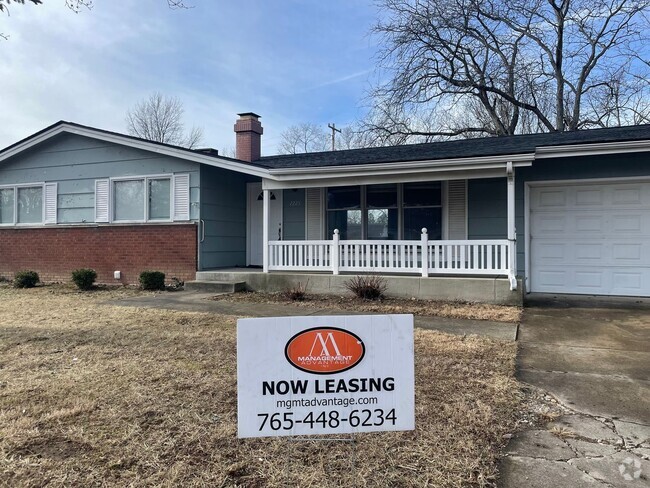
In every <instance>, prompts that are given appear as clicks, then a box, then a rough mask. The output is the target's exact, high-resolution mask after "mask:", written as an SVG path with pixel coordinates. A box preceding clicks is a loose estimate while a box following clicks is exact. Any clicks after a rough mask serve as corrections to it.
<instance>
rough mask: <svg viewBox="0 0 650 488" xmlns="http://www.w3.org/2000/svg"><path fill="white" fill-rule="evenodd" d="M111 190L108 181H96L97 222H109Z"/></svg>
mask: <svg viewBox="0 0 650 488" xmlns="http://www.w3.org/2000/svg"><path fill="white" fill-rule="evenodd" d="M109 188H110V183H109V181H108V180H95V222H108V221H109V208H110V207H109V205H110V199H109Z"/></svg>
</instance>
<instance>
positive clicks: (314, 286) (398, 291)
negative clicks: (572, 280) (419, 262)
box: [196, 268, 523, 305]
mask: <svg viewBox="0 0 650 488" xmlns="http://www.w3.org/2000/svg"><path fill="white" fill-rule="evenodd" d="M353 276H355V274H340V275H332V274H329V273H314V272H308V273H304V272H283V271H273V272H271V273H262V272H260V270H259V269H246V268H241V269H240V268H235V269H223V270H213V271H199V272H197V273H196V279H197V280H217V281H245V282H246V284H247V287H248V289H249V290H253V291H267V292H276V291H282V290H285V289H287V288H288V287H290V286H293V285H295V284H296V283H298V282H301V283H303V284H304V283H305V282H306V281H307V280H308V281H309V287H308V289H309V292H310V293H321V294H340V293H346V289H345V282H346V281H348V280H349V279H350V278H351V277H353ZM384 278H386V281H387V283H388V290H387V291H386V294H387V295H388V296H395V297H402V298H411V297H415V298H425V299H438V300H466V301H471V302H484V303H495V304H504V305H521V304H522V303H523V294H522V286H521V282H519V286H518V289H517V290H516V291H511V290H510V283H509V281H508V279H507V278H505V277H475V276H474V277H471V276H429V277H427V278H423V277H421V276H419V275H417V274H414V275H413V276H405V275H385V276H384Z"/></svg>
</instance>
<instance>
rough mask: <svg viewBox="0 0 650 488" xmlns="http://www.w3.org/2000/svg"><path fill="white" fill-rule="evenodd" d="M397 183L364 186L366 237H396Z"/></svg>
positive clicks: (397, 212)
mask: <svg viewBox="0 0 650 488" xmlns="http://www.w3.org/2000/svg"><path fill="white" fill-rule="evenodd" d="M398 215H399V209H398V208H397V185H395V184H393V185H370V186H368V187H366V236H367V238H368V239H397V238H398V228H399V227H398Z"/></svg>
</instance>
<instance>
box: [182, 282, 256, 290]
mask: <svg viewBox="0 0 650 488" xmlns="http://www.w3.org/2000/svg"><path fill="white" fill-rule="evenodd" d="M185 289H186V290H188V291H203V292H209V293H235V292H237V291H246V282H245V281H212V280H209V281H208V280H195V281H186V282H185Z"/></svg>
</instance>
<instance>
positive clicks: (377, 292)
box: [345, 275, 388, 300]
mask: <svg viewBox="0 0 650 488" xmlns="http://www.w3.org/2000/svg"><path fill="white" fill-rule="evenodd" d="M345 288H347V289H348V290H349V291H351V292H352V293H354V294H355V295H356V296H357V297H358V298H362V299H364V300H379V299H381V298H382V297H383V296H384V292H385V291H386V289H387V288H388V284H387V283H386V279H385V278H382V277H381V276H377V275H366V276H355V277H354V278H350V279H349V280H348V281H346V282H345Z"/></svg>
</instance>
